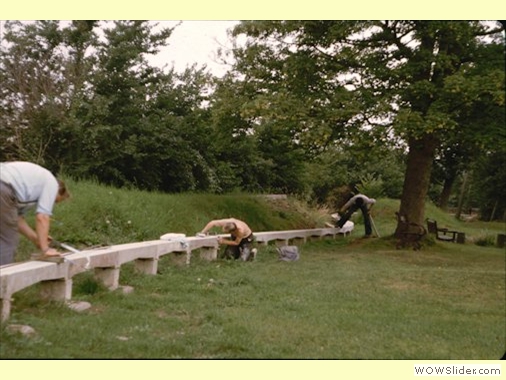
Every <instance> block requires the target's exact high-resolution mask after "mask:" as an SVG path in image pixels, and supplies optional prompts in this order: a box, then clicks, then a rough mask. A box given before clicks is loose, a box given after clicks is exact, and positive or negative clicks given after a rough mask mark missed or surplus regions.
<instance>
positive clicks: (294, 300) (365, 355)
mask: <svg viewBox="0 0 506 380" xmlns="http://www.w3.org/2000/svg"><path fill="white" fill-rule="evenodd" d="M74 185H75V186H74V189H76V190H75V191H74V200H73V201H72V203H69V204H68V205H67V206H66V207H67V208H63V204H62V205H61V206H62V209H60V210H59V211H58V212H59V213H61V218H60V216H58V219H59V220H60V219H61V220H62V222H63V224H62V225H61V226H58V231H57V232H58V233H59V234H61V235H64V236H65V238H68V240H72V239H75V240H72V242H77V243H80V244H84V243H83V242H86V241H89V242H90V243H94V244H96V243H97V242H102V239H105V240H106V239H110V241H114V242H118V241H119V242H121V241H128V240H129V239H133V238H138V237H143V238H146V239H156V238H157V237H158V235H159V234H162V233H165V232H179V231H182V232H187V233H190V232H193V231H197V230H199V229H200V228H201V227H202V225H203V223H204V222H205V221H206V219H207V218H214V217H221V216H222V214H229V213H230V215H233V216H237V213H238V214H240V216H239V217H242V218H244V219H245V220H252V221H253V222H252V225H254V228H255V229H256V230H269V229H292V228H307V226H311V224H314V223H316V224H318V223H320V221H318V222H315V220H317V219H318V218H322V216H321V213H320V212H319V211H313V212H314V214H312V211H308V210H305V211H301V210H302V206H301V204H300V203H296V204H292V205H286V204H275V205H274V204H271V203H269V204H265V203H264V202H265V201H263V200H261V199H259V198H257V197H248V196H246V195H233V196H227V197H219V196H209V195H191V194H189V195H174V196H167V195H162V194H146V193H141V192H130V193H128V192H122V191H119V190H112V189H105V190H102V189H98V188H97V187H96V186H95V185H92V184H74ZM87 186H89V189H87ZM97 189H98V191H97ZM82 190H86V191H87V193H86V194H81V191H82ZM88 190H89V191H88ZM92 190H93V192H95V195H92V194H91V191H92ZM88 192H89V193H90V194H88ZM97 192H98V194H97ZM109 192H113V194H109ZM108 195H111V198H108V197H107V196H108ZM83 198H84V200H83ZM141 198H142V201H141ZM106 200H109V201H108V203H107V204H105V205H103V206H100V205H101V204H102V203H104V202H105V201H106ZM87 202H88V206H86V203H87ZM125 205H127V206H128V207H124V206H125ZM88 207H90V208H91V210H88ZM74 208H76V210H79V213H80V215H81V216H80V217H79V216H75V219H74V213H73V212H72V209H74ZM397 208H398V202H397V201H393V200H379V201H378V204H377V205H376V206H375V210H374V216H375V221H376V224H377V226H378V229H379V230H380V233H381V234H382V236H385V237H384V238H381V239H361V238H360V236H361V235H362V234H363V226H362V225H360V224H357V226H356V230H355V231H354V234H353V235H352V236H351V237H347V238H345V239H343V238H340V239H336V240H324V241H319V242H311V243H307V244H305V245H303V246H301V247H300V250H301V259H300V260H299V261H297V262H291V263H287V262H280V261H279V260H278V259H277V255H276V251H275V249H274V247H272V246H267V247H260V251H259V255H258V259H257V261H255V262H251V263H240V262H231V261H216V262H205V261H201V260H199V259H198V257H194V259H193V261H192V263H191V265H190V266H185V265H181V264H179V263H178V261H177V260H175V257H174V256H172V255H168V256H164V257H163V258H162V259H161V260H160V262H159V273H158V274H157V275H156V276H147V275H142V274H140V273H137V272H136V271H135V270H134V267H133V264H126V265H124V266H122V268H121V277H120V284H122V285H129V286H132V287H133V288H134V292H133V293H131V294H123V293H122V292H121V290H119V289H118V290H116V291H113V292H110V291H108V290H106V289H104V288H103V287H102V286H100V285H99V284H97V283H96V281H95V279H94V278H93V276H92V274H91V273H84V274H81V275H79V276H76V277H75V278H74V288H73V289H74V291H73V300H74V301H87V302H90V303H91V304H92V307H91V309H89V310H87V311H85V312H83V313H77V312H75V311H72V310H70V309H68V308H67V307H66V306H65V305H62V304H60V303H47V302H45V301H42V300H39V298H38V296H37V295H38V287H37V286H33V287H30V288H27V289H25V290H23V291H21V292H19V293H16V294H15V295H14V298H15V300H14V303H13V310H12V315H11V318H10V319H9V321H8V323H4V324H2V325H1V329H0V343H1V344H0V358H2V359H5V358H111V359H113V358H228V359H234V358H249V359H250V358H263V359H270V358H276V359H279V358H283V359H285V358H286V359H288V358H297V359H301V358H322V359H324V358H331V359H430V360H456V359H462V360H488V359H498V358H500V357H501V356H502V355H503V354H504V352H505V348H506V347H505V341H506V336H505V334H506V322H505V310H506V290H505V252H504V250H503V249H498V248H494V247H491V246H479V245H476V244H474V243H472V242H469V243H466V244H464V245H461V244H451V243H445V242H436V241H434V240H433V239H431V240H429V241H428V242H427V243H426V244H425V246H424V247H423V249H422V250H421V251H416V252H415V251H413V250H396V249H395V248H394V246H395V242H394V241H393V240H392V239H391V238H389V237H388V235H389V234H391V233H392V232H393V230H394V229H395V217H394V212H395V210H396V209H397ZM236 209H237V213H234V211H235V210H236ZM294 210H297V211H294ZM92 215H95V216H94V218H92ZM427 215H428V216H431V217H435V218H436V219H438V222H439V223H440V224H441V225H445V224H446V225H448V226H449V227H454V228H456V229H464V230H465V232H466V236H469V238H474V237H475V236H479V235H480V234H483V230H485V229H486V230H487V231H488V232H487V233H488V234H490V235H494V234H497V233H498V232H501V231H503V230H504V224H500V223H495V224H494V223H486V224H483V223H481V222H471V223H463V222H459V221H456V220H454V219H453V218H452V217H451V216H448V215H446V214H444V213H441V212H440V211H439V210H437V209H436V208H435V207H433V206H431V205H428V206H427ZM224 216H228V215H224ZM55 217H56V216H55ZM105 218H110V219H113V218H114V225H113V226H111V225H110V224H107V223H105V224H101V222H102V221H103V220H104V219H105ZM129 220H130V221H131V223H130V224H128V223H127V222H128V221H129ZM356 222H357V223H359V222H360V218H357V219H356ZM65 226H68V227H69V228H68V229H66V228H65ZM475 226H476V227H475ZM176 227H179V228H176ZM262 227H264V228H262ZM108 228H111V229H112V228H114V230H112V231H111V230H107V229H108ZM102 229H103V230H102ZM130 229H131V230H130ZM114 231H115V233H114V234H110V235H109V233H110V232H114ZM76 236H79V237H76ZM94 239H95V240H94ZM115 239H119V240H118V241H115ZM10 324H25V325H30V326H32V327H33V328H34V329H35V330H36V334H35V335H33V336H22V335H20V334H19V333H12V332H9V330H8V326H9V325H10Z"/></svg>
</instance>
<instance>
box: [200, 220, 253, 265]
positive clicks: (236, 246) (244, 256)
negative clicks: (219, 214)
mask: <svg viewBox="0 0 506 380" xmlns="http://www.w3.org/2000/svg"><path fill="white" fill-rule="evenodd" d="M214 227H221V229H222V231H223V232H225V233H230V239H223V238H221V237H220V238H218V243H219V244H223V245H226V246H227V247H226V249H225V253H224V257H225V258H228V259H229V258H233V259H239V258H240V259H241V260H242V261H249V260H253V259H254V258H255V256H256V249H255V248H253V249H252V244H253V239H254V238H253V232H252V231H251V228H249V226H248V225H247V224H246V223H244V222H243V221H242V220H239V219H235V218H228V219H216V220H211V221H210V222H209V223H207V225H206V226H205V227H204V229H203V230H202V231H201V233H202V234H206V233H207V232H208V231H209V230H210V229H212V228H214Z"/></svg>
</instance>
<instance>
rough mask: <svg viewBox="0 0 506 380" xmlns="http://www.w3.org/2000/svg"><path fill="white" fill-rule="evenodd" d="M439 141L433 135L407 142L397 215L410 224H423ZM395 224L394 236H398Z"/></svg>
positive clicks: (398, 226) (398, 227)
mask: <svg viewBox="0 0 506 380" xmlns="http://www.w3.org/2000/svg"><path fill="white" fill-rule="evenodd" d="M438 143H439V140H438V139H437V138H436V137H435V136H433V135H424V136H423V137H422V138H421V139H418V140H415V139H410V140H409V153H408V160H407V166H406V175H405V176H404V187H403V189H402V196H401V206H400V210H399V213H400V214H401V215H405V216H406V217H407V219H408V220H409V221H410V222H414V223H418V224H420V225H423V224H424V213H425V198H426V196H427V192H428V190H429V184H430V174H431V170H432V161H433V159H434V153H435V150H436V147H437V145H438ZM399 232H400V224H399V223H398V224H397V229H396V231H395V236H396V237H400V236H399Z"/></svg>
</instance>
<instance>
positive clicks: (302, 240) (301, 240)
mask: <svg viewBox="0 0 506 380" xmlns="http://www.w3.org/2000/svg"><path fill="white" fill-rule="evenodd" d="M305 242H306V238H300V237H295V238H293V239H291V240H290V244H291V245H303V244H304V243H305Z"/></svg>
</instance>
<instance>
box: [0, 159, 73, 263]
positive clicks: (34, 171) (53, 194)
mask: <svg viewBox="0 0 506 380" xmlns="http://www.w3.org/2000/svg"><path fill="white" fill-rule="evenodd" d="M68 197H69V193H68V192H67V189H66V187H65V184H64V183H63V182H62V181H59V180H57V179H56V178H55V177H54V176H53V174H51V172H49V171H48V170H47V169H45V168H43V167H41V166H39V165H36V164H33V163H31V162H21V161H15V162H2V163H0V265H4V264H10V263H12V262H14V254H15V252H16V248H17V246H18V244H19V233H21V234H23V235H24V236H26V237H27V238H28V239H29V240H30V241H31V242H32V243H33V244H34V245H35V246H36V247H37V248H38V249H39V250H40V251H41V252H42V253H43V254H44V255H46V256H58V255H59V253H58V252H57V251H56V250H55V249H53V248H50V247H49V243H50V237H49V226H50V217H51V215H52V211H53V206H54V204H55V202H60V201H62V200H64V199H66V198H68ZM33 207H35V208H36V209H35V213H36V215H35V230H33V229H32V228H31V227H30V226H29V225H28V223H27V222H26V220H25V217H24V216H25V214H26V212H27V210H28V209H30V208H33Z"/></svg>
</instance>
